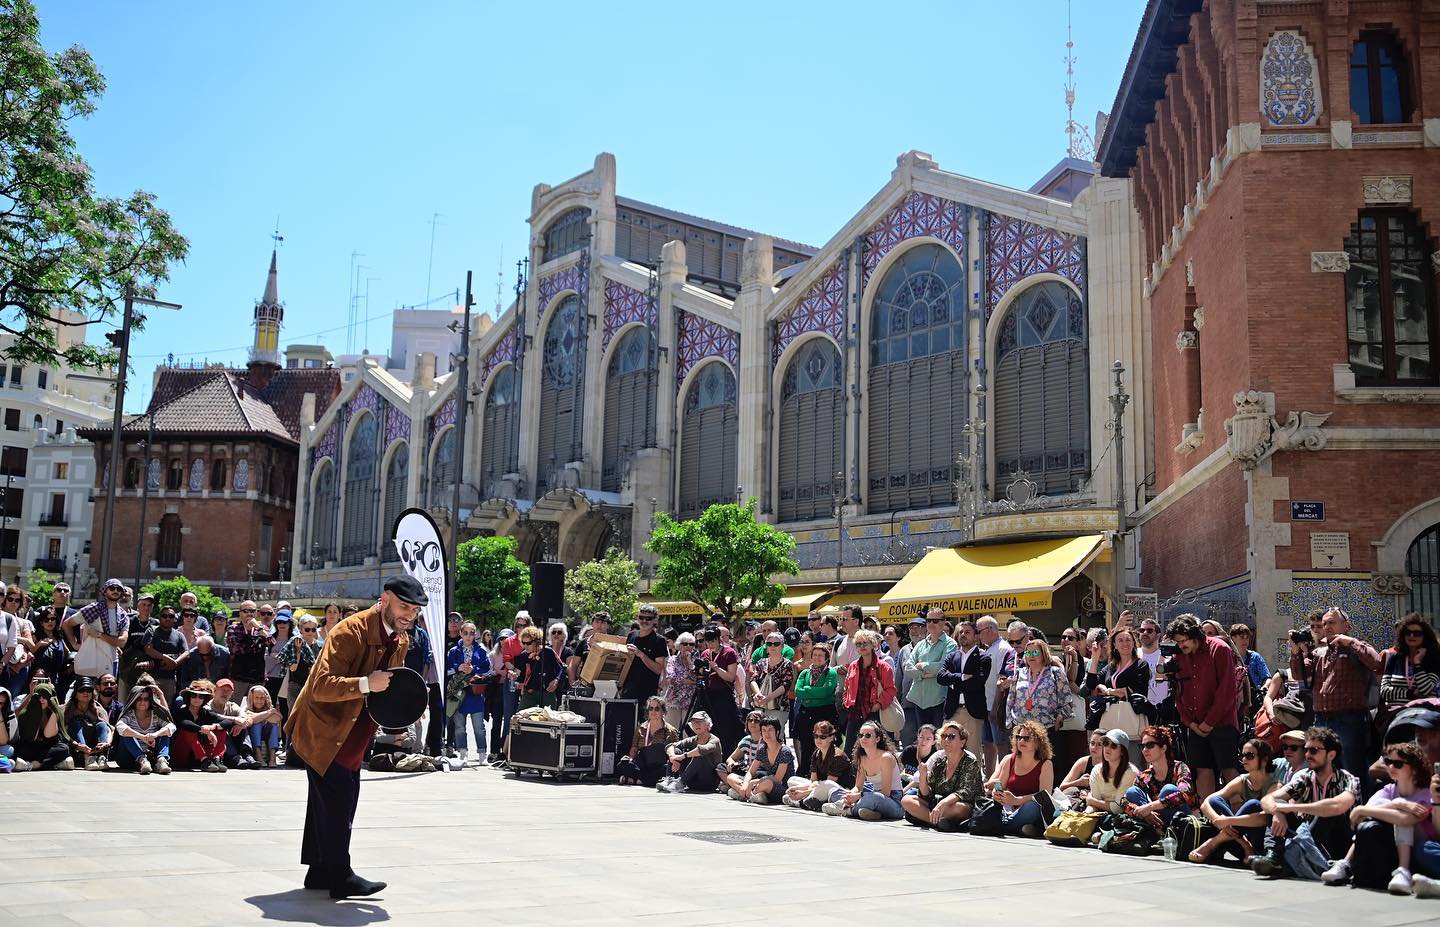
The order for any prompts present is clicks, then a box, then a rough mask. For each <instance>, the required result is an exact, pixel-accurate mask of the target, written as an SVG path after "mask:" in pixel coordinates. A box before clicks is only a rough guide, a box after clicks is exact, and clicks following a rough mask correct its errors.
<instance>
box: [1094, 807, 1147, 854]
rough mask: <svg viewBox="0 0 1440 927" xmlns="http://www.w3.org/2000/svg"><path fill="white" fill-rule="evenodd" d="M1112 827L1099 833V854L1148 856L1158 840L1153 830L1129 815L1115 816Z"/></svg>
mask: <svg viewBox="0 0 1440 927" xmlns="http://www.w3.org/2000/svg"><path fill="white" fill-rule="evenodd" d="M1114 822H1115V823H1114V826H1113V827H1109V828H1106V829H1105V830H1102V831H1101V832H1100V852H1102V853H1118V854H1121V855H1124V856H1149V855H1150V854H1151V853H1152V852H1153V851H1154V849H1155V841H1156V840H1158V839H1159V838H1160V835H1159V834H1157V833H1156V832H1155V830H1154V828H1152V827H1150V826H1149V825H1148V824H1143V823H1141V822H1140V821H1137V820H1136V819H1135V818H1132V817H1130V816H1129V815H1116V816H1115V817H1114Z"/></svg>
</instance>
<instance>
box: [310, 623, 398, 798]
mask: <svg viewBox="0 0 1440 927" xmlns="http://www.w3.org/2000/svg"><path fill="white" fill-rule="evenodd" d="M387 637H388V632H387V631H386V630H385V622H384V620H383V619H382V618H381V617H380V606H379V604H378V603H377V604H375V605H372V606H370V607H369V608H367V609H365V610H364V611H363V612H357V613H356V614H354V615H351V616H350V617H349V618H346V619H345V620H344V621H342V622H340V623H339V624H337V625H336V626H335V627H334V628H332V629H331V631H330V633H329V634H328V635H326V637H325V647H324V649H322V650H321V651H320V656H319V658H317V659H316V661H315V666H314V668H313V669H311V670H310V678H308V679H306V680H305V687H304V688H303V689H301V690H300V696H299V697H298V698H297V699H296V700H295V704H294V705H293V706H291V708H290V720H289V721H287V722H286V724H285V732H286V733H287V734H289V735H290V742H291V746H292V747H293V749H294V750H295V752H296V754H297V755H299V757H300V759H302V760H304V761H305V764H306V765H307V766H309V767H310V768H311V769H314V770H316V771H317V772H321V773H323V772H324V771H325V770H327V769H329V768H330V764H331V763H332V762H333V761H334V759H335V754H337V753H339V752H340V745H341V744H343V743H345V738H346V737H349V736H350V729H351V728H352V727H354V726H355V722H356V720H358V719H359V717H360V713H361V712H363V711H364V710H365V695H364V694H363V693H362V692H361V691H360V679H361V678H362V677H364V676H368V675H370V674H371V673H372V672H374V671H375V670H377V669H387V668H388V667H390V666H400V665H402V664H404V662H405V650H406V648H407V647H408V646H409V640H408V638H407V636H406V635H404V634H401V635H400V640H399V641H398V642H397V643H396V645H395V653H394V654H393V655H392V656H391V657H390V659H389V660H388V661H384V657H385V647H386V645H387ZM382 661H384V662H386V663H387V664H388V666H381V665H380V664H381V662H382Z"/></svg>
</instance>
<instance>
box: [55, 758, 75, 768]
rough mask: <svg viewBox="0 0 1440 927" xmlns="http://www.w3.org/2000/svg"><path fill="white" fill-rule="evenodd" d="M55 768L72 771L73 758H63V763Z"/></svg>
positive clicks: (73, 765)
mask: <svg viewBox="0 0 1440 927" xmlns="http://www.w3.org/2000/svg"><path fill="white" fill-rule="evenodd" d="M55 768H56V769H64V770H67V771H68V770H71V769H74V768H75V757H73V756H67V757H65V762H63V763H61V764H60V765H59V766H56V767H55Z"/></svg>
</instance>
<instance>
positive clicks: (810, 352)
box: [776, 338, 845, 521]
mask: <svg viewBox="0 0 1440 927" xmlns="http://www.w3.org/2000/svg"><path fill="white" fill-rule="evenodd" d="M778 437H779V440H778V444H779V452H780V453H779V460H780V474H779V480H778V485H777V487H776V488H777V490H778V493H779V506H778V508H779V516H780V520H781V521H797V520H800V519H807V518H827V517H829V515H830V511H831V506H832V504H833V500H832V497H831V494H832V493H833V491H834V482H835V474H836V472H837V471H839V470H841V469H843V467H844V465H845V458H844V453H845V376H844V372H843V371H842V369H841V366H840V352H839V351H838V350H836V348H835V345H833V344H831V343H830V342H829V341H826V340H825V339H824V338H814V339H811V340H810V341H808V342H806V344H805V345H804V346H803V347H801V348H800V350H798V351H797V352H796V353H795V354H794V356H792V357H791V358H790V363H789V364H788V365H786V367H785V378H784V379H783V380H782V381H781V384H780V425H779V432H778Z"/></svg>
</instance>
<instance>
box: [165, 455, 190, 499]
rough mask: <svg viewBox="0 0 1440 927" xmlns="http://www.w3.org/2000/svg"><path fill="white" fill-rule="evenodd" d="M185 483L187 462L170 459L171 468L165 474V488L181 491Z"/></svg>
mask: <svg viewBox="0 0 1440 927" xmlns="http://www.w3.org/2000/svg"><path fill="white" fill-rule="evenodd" d="M184 485H185V464H183V463H182V462H180V461H179V460H172V461H170V470H169V471H168V472H167V473H166V474H165V488H166V489H167V490H169V491H171V492H179V491H180V487H181V486H184Z"/></svg>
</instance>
